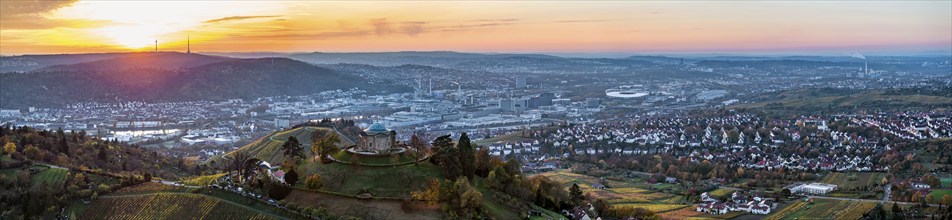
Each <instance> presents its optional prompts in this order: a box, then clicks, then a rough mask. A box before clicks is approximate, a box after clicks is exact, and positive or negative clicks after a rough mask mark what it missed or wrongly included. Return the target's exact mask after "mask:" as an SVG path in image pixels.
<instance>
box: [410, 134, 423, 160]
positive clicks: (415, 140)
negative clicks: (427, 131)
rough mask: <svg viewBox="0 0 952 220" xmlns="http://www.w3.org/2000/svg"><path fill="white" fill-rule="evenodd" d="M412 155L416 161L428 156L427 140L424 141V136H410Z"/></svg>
mask: <svg viewBox="0 0 952 220" xmlns="http://www.w3.org/2000/svg"><path fill="white" fill-rule="evenodd" d="M410 148H411V150H412V151H411V152H410V155H411V156H413V160H414V161H419V160H420V158H422V157H424V156H426V141H423V138H421V137H420V136H418V135H417V134H413V136H410Z"/></svg>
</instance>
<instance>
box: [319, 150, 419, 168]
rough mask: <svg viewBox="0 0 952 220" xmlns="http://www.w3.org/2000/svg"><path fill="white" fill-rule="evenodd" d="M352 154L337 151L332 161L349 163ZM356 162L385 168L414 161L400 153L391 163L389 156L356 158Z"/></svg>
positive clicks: (405, 154)
mask: <svg viewBox="0 0 952 220" xmlns="http://www.w3.org/2000/svg"><path fill="white" fill-rule="evenodd" d="M353 155H354V154H352V153H348V152H346V151H339V152H337V153H336V154H334V155H332V157H334V159H336V160H338V161H341V162H343V163H350V162H351V161H350V160H351V157H353ZM357 158H358V159H357V161H358V162H359V163H360V165H368V166H387V165H396V164H405V163H412V162H413V161H414V160H415V159H414V158H413V157H411V156H410V155H409V154H407V153H402V154H399V155H397V160H396V161H393V159H392V158H391V156H366V155H364V156H358V157H357Z"/></svg>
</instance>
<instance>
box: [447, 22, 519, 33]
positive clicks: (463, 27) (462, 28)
mask: <svg viewBox="0 0 952 220" xmlns="http://www.w3.org/2000/svg"><path fill="white" fill-rule="evenodd" d="M505 20H507V22H498V21H499V20H486V21H484V22H480V23H475V24H472V23H465V24H461V25H451V26H443V27H439V28H436V29H440V30H442V31H444V32H451V31H465V30H469V29H475V28H484V27H493V26H503V25H513V24H516V22H515V21H518V20H514V19H513V20H512V21H508V20H510V19H505ZM489 21H491V22H489Z"/></svg>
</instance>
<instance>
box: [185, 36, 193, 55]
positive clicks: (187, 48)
mask: <svg viewBox="0 0 952 220" xmlns="http://www.w3.org/2000/svg"><path fill="white" fill-rule="evenodd" d="M185 42H186V43H185V45H187V46H186V49H185V53H192V35H191V34H189V35H188V38H187V40H186V41H185Z"/></svg>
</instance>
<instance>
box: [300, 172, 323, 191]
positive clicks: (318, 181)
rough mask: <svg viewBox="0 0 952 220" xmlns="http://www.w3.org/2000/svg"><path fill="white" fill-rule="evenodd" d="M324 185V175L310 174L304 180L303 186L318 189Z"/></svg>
mask: <svg viewBox="0 0 952 220" xmlns="http://www.w3.org/2000/svg"><path fill="white" fill-rule="evenodd" d="M323 186H324V177H322V176H321V175H320V174H316V173H315V174H311V176H308V177H307V179H305V180H304V187H307V188H308V189H320V188H321V187H323Z"/></svg>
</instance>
